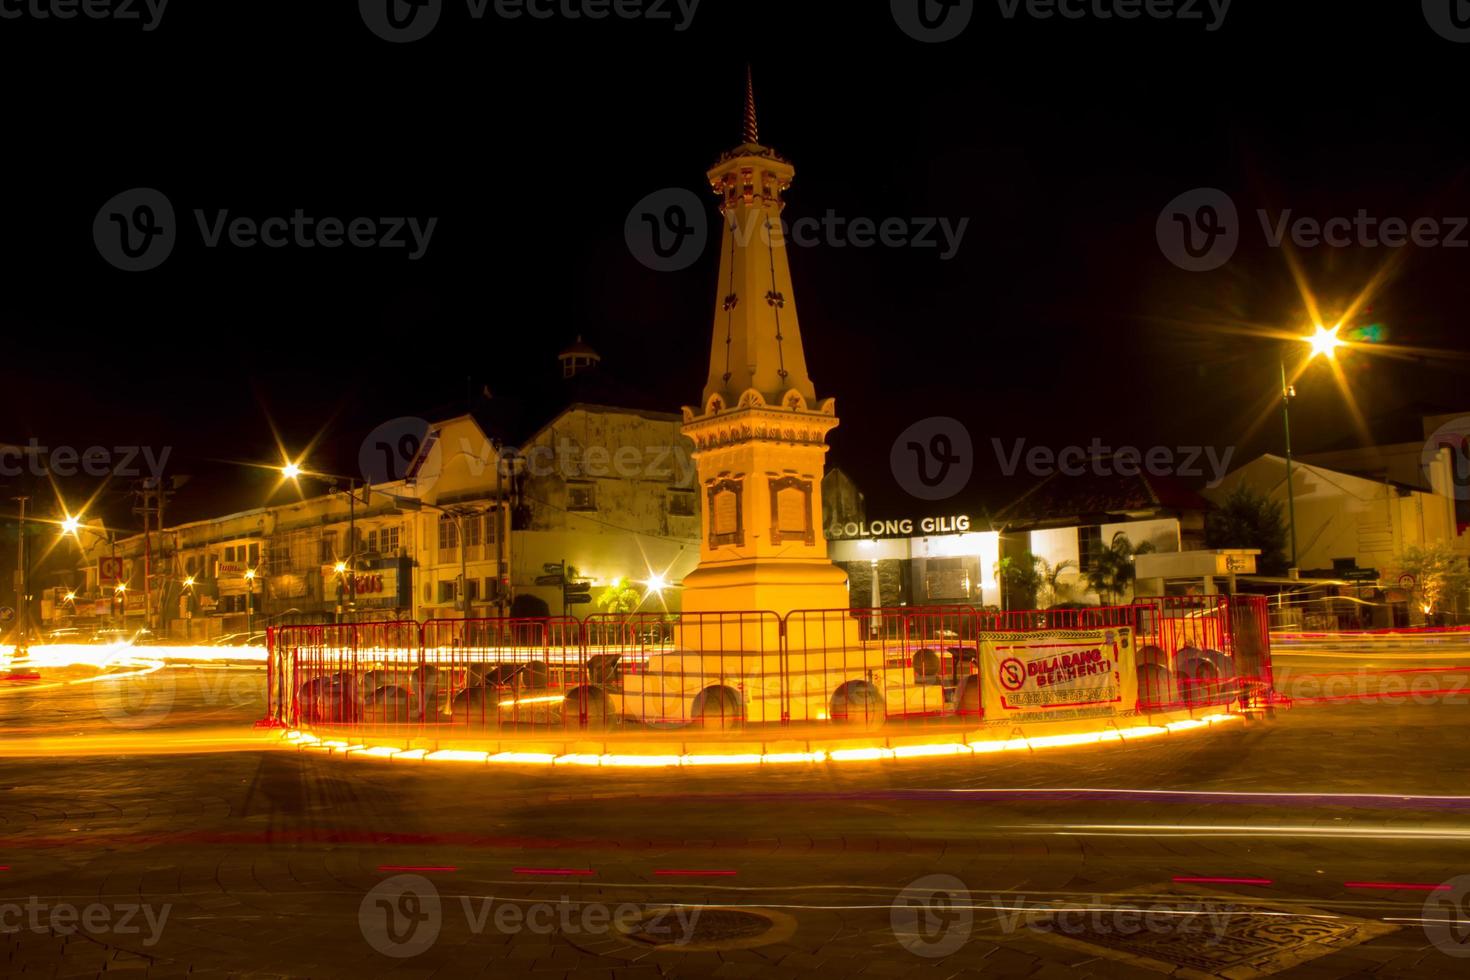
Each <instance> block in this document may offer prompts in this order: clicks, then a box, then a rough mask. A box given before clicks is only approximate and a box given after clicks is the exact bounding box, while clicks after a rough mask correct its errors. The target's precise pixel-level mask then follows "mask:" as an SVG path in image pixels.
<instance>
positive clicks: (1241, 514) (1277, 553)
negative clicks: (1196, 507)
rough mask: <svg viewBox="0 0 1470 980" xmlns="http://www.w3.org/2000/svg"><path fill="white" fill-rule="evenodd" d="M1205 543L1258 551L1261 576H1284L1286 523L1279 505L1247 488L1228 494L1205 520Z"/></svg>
mask: <svg viewBox="0 0 1470 980" xmlns="http://www.w3.org/2000/svg"><path fill="white" fill-rule="evenodd" d="M1205 543H1206V544H1207V545H1208V546H1209V547H1211V548H1258V549H1260V552H1261V554H1260V556H1259V557H1258V558H1257V559H1256V567H1257V568H1258V569H1260V571H1261V574H1263V575H1285V574H1286V522H1285V521H1283V520H1282V519H1281V504H1280V503H1279V502H1277V501H1274V500H1271V499H1270V498H1269V497H1266V496H1264V495H1262V494H1258V493H1255V492H1254V491H1252V490H1251V488H1250V487H1247V486H1244V485H1241V486H1238V487H1236V488H1235V489H1234V490H1232V491H1230V495H1229V496H1228V497H1226V498H1225V502H1224V503H1223V504H1221V505H1220V507H1218V508H1217V509H1215V510H1213V511H1211V512H1210V514H1209V516H1208V517H1206V518H1205Z"/></svg>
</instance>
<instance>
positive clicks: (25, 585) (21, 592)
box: [11, 497, 31, 664]
mask: <svg viewBox="0 0 1470 980" xmlns="http://www.w3.org/2000/svg"><path fill="white" fill-rule="evenodd" d="M13 499H14V500H15V502H16V505H17V507H18V508H19V512H20V519H19V521H18V522H17V524H16V538H15V654H14V656H13V657H12V658H11V663H12V664H14V663H23V662H25V661H26V660H29V659H30V654H31V649H30V637H31V615H30V602H31V596H30V592H31V589H30V582H29V581H28V579H29V576H28V575H27V574H26V572H27V569H26V565H27V562H26V501H28V500H30V499H31V498H30V497H15V498H13Z"/></svg>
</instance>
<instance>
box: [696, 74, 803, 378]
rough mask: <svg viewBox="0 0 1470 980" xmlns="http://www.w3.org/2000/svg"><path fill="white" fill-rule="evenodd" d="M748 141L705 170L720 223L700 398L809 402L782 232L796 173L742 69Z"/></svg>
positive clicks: (793, 296)
mask: <svg viewBox="0 0 1470 980" xmlns="http://www.w3.org/2000/svg"><path fill="white" fill-rule="evenodd" d="M744 130H745V132H744V136H745V142H744V143H742V144H741V145H740V146H737V147H735V148H734V149H733V150H730V151H728V152H727V153H725V154H724V155H722V156H721V157H720V159H719V162H717V163H716V164H715V165H714V167H712V168H711V169H710V171H709V182H710V187H711V188H712V189H713V190H714V192H715V194H716V195H717V196H718V197H719V198H720V214H721V215H722V217H723V218H724V222H723V226H724V227H723V229H722V241H721V245H720V280H719V284H718V286H717V288H716V290H715V308H714V331H713V337H712V342H711V345H710V370H709V378H708V382H707V383H706V385H705V389H704V396H703V400H704V403H705V406H702V407H707V406H708V404H709V401H710V399H711V398H712V397H715V396H718V397H719V398H720V400H721V403H722V404H724V405H734V404H735V403H737V402H738V401H740V399H741V398H743V397H744V396H745V394H746V393H747V392H749V391H751V390H752V389H754V390H755V391H758V392H759V393H760V395H761V397H762V398H763V399H764V400H765V401H766V402H767V403H770V404H779V403H780V402H781V401H782V399H783V398H785V397H786V395H787V394H788V393H789V392H791V391H796V392H798V393H799V394H800V395H801V397H802V399H804V400H805V402H806V403H807V404H814V403H815V402H816V398H817V395H816V391H815V390H814V388H813V387H812V381H811V378H810V377H809V376H808V375H807V367H806V354H805V352H804V350H803V349H802V341H801V324H800V320H799V318H798V317H797V312H796V297H795V294H794V292H793V290H792V285H791V266H790V263H789V261H788V257H787V249H786V240H785V237H784V235H783V230H782V226H781V212H782V211H783V210H784V209H785V207H786V202H785V201H784V200H783V199H782V195H783V193H784V192H785V191H786V189H787V188H788V187H790V186H791V179H792V177H793V176H795V174H796V168H795V167H793V166H792V165H791V164H790V163H788V162H787V161H786V160H785V159H784V158H782V157H781V155H780V154H779V153H777V152H776V151H775V150H773V149H771V148H770V147H767V146H763V145H762V144H761V143H760V142H759V140H760V129H759V125H758V121H757V117H756V108H755V81H754V77H753V75H752V72H751V70H750V68H749V66H747V67H746V70H745V125H744Z"/></svg>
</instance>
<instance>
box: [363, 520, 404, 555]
mask: <svg viewBox="0 0 1470 980" xmlns="http://www.w3.org/2000/svg"><path fill="white" fill-rule="evenodd" d="M367 550H368V551H370V552H372V553H373V554H377V555H396V554H398V527H397V525H394V526H391V527H380V528H376V529H374V530H372V531H369V532H368V533H367Z"/></svg>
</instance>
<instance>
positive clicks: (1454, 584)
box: [1399, 541, 1470, 615]
mask: <svg viewBox="0 0 1470 980" xmlns="http://www.w3.org/2000/svg"><path fill="white" fill-rule="evenodd" d="M1399 571H1400V573H1401V574H1409V575H1412V576H1414V590H1413V592H1414V598H1415V599H1416V600H1417V601H1418V603H1419V605H1420V607H1421V608H1422V609H1423V610H1424V612H1425V613H1427V614H1429V615H1436V614H1439V613H1444V612H1454V611H1457V610H1458V609H1461V608H1463V607H1464V603H1465V600H1466V598H1467V596H1466V593H1467V591H1470V567H1467V566H1466V563H1465V558H1464V556H1463V555H1460V554H1457V553H1456V552H1455V549H1454V548H1453V547H1452V546H1451V545H1450V544H1449V542H1447V541H1436V542H1433V543H1432V544H1428V545H1425V546H1424V547H1422V548H1420V547H1414V546H1411V547H1409V548H1405V549H1404V553H1403V554H1402V555H1400V556H1399Z"/></svg>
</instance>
